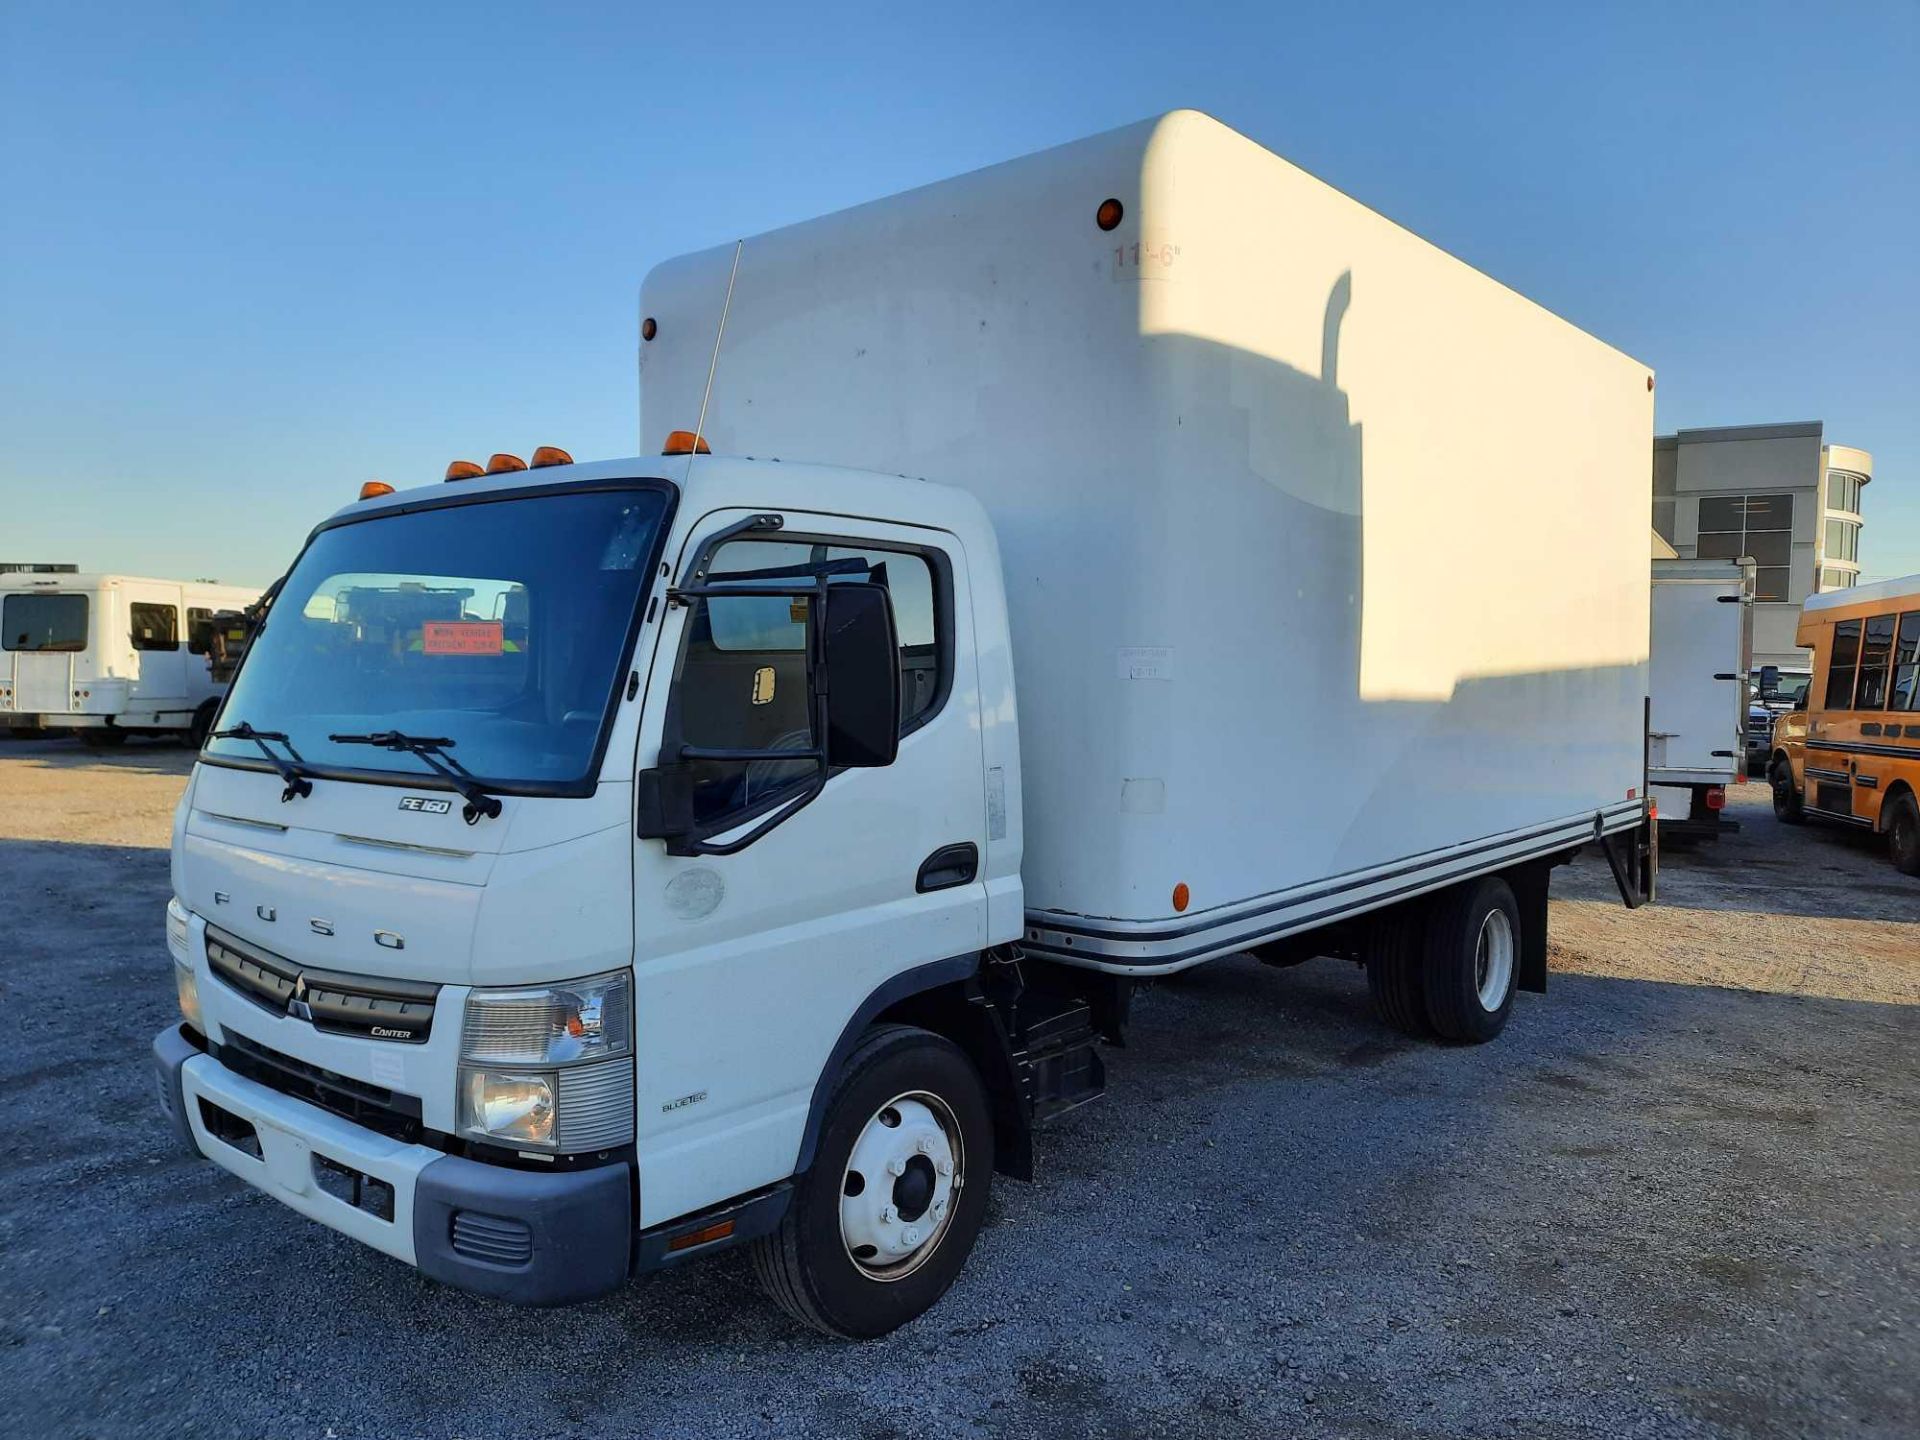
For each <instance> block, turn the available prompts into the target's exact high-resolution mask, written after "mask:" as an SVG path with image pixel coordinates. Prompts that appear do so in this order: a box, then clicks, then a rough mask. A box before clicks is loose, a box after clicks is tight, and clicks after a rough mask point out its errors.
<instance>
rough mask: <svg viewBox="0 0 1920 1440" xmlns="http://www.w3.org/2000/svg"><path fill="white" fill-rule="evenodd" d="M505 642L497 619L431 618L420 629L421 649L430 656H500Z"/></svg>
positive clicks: (504, 630)
mask: <svg viewBox="0 0 1920 1440" xmlns="http://www.w3.org/2000/svg"><path fill="white" fill-rule="evenodd" d="M505 641H506V626H505V625H504V624H502V622H500V621H498V620H429V621H427V622H426V623H425V624H424V625H422V626H421V628H420V648H421V649H422V650H424V651H425V652H426V653H427V654H429V655H498V654H499V653H500V652H501V648H502V646H503V645H504V643H505Z"/></svg>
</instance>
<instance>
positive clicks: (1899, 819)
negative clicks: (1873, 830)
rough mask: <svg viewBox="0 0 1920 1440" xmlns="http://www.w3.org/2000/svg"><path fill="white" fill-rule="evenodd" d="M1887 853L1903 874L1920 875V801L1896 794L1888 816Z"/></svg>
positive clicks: (1908, 794)
mask: <svg viewBox="0 0 1920 1440" xmlns="http://www.w3.org/2000/svg"><path fill="white" fill-rule="evenodd" d="M1887 854H1888V855H1889V856H1890V857H1891V858H1892V860H1893V868H1894V869H1896V870H1898V871H1899V872H1900V873H1901V874H1902V875H1920V801H1916V800H1915V799H1914V798H1913V795H1912V793H1911V792H1909V793H1907V794H1905V795H1896V796H1895V797H1894V798H1893V804H1892V810H1891V813H1890V814H1889V815H1888V817H1887Z"/></svg>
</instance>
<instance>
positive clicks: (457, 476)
mask: <svg viewBox="0 0 1920 1440" xmlns="http://www.w3.org/2000/svg"><path fill="white" fill-rule="evenodd" d="M486 473H487V472H486V471H484V470H482V469H481V468H480V467H479V466H478V465H476V464H474V463H473V461H471V460H456V461H454V462H453V463H452V464H451V465H449V466H447V479H449V480H471V479H473V477H474V476H476V475H484V474H486Z"/></svg>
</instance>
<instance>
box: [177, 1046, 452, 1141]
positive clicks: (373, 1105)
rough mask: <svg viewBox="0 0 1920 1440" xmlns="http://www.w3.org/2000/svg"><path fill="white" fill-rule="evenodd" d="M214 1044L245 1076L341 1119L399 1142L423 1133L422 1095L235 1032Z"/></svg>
mask: <svg viewBox="0 0 1920 1440" xmlns="http://www.w3.org/2000/svg"><path fill="white" fill-rule="evenodd" d="M210 1048H211V1049H212V1051H213V1058H214V1059H216V1060H218V1061H219V1062H220V1063H221V1064H222V1065H224V1066H226V1067H227V1069H229V1070H231V1071H233V1073H234V1074H236V1075H244V1076H245V1077H246V1078H247V1079H249V1080H252V1081H254V1082H256V1083H257V1084H261V1085H265V1086H266V1087H267V1088H268V1089H269V1090H278V1091H279V1092H280V1093H281V1094H282V1095H291V1096H293V1098H294V1099H296V1100H305V1101H307V1102H308V1103H309V1104H313V1105H318V1106H319V1107H320V1108H321V1109H322V1110H328V1111H331V1112H332V1113H333V1114H335V1115H338V1116H340V1117H341V1118H342V1119H343V1120H351V1121H353V1123H354V1124H356V1125H364V1126H365V1127H366V1128H367V1129H369V1130H377V1131H379V1132H380V1133H381V1134H382V1135H388V1136H391V1137H392V1138H393V1139H395V1140H404V1141H406V1142H408V1143H409V1144H411V1143H413V1142H415V1141H417V1140H419V1139H420V1137H421V1131H422V1125H421V1121H420V1099H419V1097H418V1096H415V1095H403V1094H401V1093H400V1092H399V1091H397V1090H383V1089H382V1088H381V1087H380V1086H378V1085H369V1084H368V1083H367V1082H366V1081H364V1080H355V1079H353V1078H352V1077H351V1076H347V1075H338V1074H335V1073H334V1072H333V1071H331V1070H324V1069H322V1068H321V1067H320V1066H318V1065H310V1064H308V1063H307V1062H306V1061H305V1060H300V1059H296V1058H295V1057H294V1056H292V1055H283V1054H282V1053H281V1052H280V1051H278V1050H274V1049H271V1048H270V1047H268V1046H265V1045H262V1044H261V1043H260V1042H259V1041H257V1040H249V1039H248V1038H247V1037H246V1036H244V1035H240V1034H236V1033H235V1032H233V1031H231V1030H229V1031H228V1032H227V1038H226V1041H225V1043H224V1044H219V1045H214V1046H212V1047H210Z"/></svg>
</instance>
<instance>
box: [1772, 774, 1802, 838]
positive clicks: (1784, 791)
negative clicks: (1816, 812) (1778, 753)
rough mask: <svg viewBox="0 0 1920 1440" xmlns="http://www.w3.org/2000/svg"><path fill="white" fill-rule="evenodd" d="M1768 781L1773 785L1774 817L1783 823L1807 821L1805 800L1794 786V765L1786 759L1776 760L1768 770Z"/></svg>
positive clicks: (1791, 823)
mask: <svg viewBox="0 0 1920 1440" xmlns="http://www.w3.org/2000/svg"><path fill="white" fill-rule="evenodd" d="M1767 783H1768V784H1769V785H1771V786H1772V787H1773V818H1774V819H1776V820H1778V821H1779V822H1780V823H1781V824H1782V825H1801V824H1804V823H1806V818H1807V816H1806V810H1805V808H1804V803H1805V802H1804V801H1803V800H1802V798H1801V795H1800V792H1799V791H1798V790H1796V789H1794V788H1793V766H1791V765H1789V764H1788V763H1787V762H1786V761H1785V760H1776V761H1774V762H1773V768H1772V769H1771V770H1769V771H1768V772H1767Z"/></svg>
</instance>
